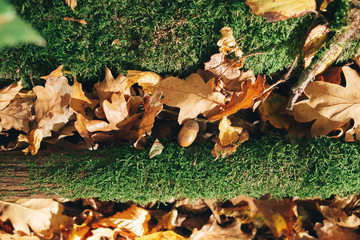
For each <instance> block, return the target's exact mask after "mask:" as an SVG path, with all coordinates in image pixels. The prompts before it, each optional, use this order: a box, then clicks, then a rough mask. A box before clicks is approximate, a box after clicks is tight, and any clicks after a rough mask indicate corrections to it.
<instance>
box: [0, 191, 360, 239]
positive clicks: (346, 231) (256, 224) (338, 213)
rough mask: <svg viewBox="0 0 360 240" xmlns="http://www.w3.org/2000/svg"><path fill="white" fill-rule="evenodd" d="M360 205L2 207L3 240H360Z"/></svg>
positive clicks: (55, 203) (57, 203)
mask: <svg viewBox="0 0 360 240" xmlns="http://www.w3.org/2000/svg"><path fill="white" fill-rule="evenodd" d="M359 201H360V197H359V196H353V197H351V198H338V197H336V198H333V199H328V200H320V199H315V200H299V199H295V200H291V199H283V200H281V201H280V200H279V201H277V200H274V199H272V200H256V199H253V198H250V197H245V196H241V197H237V198H234V199H230V200H228V201H225V202H217V201H212V200H198V201H196V202H191V201H189V200H187V199H183V200H177V201H172V202H169V203H166V204H160V203H157V202H154V203H152V204H148V205H146V206H139V205H136V204H134V203H114V202H101V201H98V200H97V199H86V200H78V201H75V202H70V201H66V200H51V199H30V200H29V199H19V200H17V201H16V202H2V201H0V211H1V213H2V215H1V216H0V239H19V240H25V239H27V240H30V239H31V240H39V239H64V240H75V239H77V240H81V239H91V240H92V239H94V240H98V239H109V240H115V239H126V240H157V239H163V240H185V239H189V240H200V239H201V240H212V239H218V240H221V239H224V240H239V239H274V238H280V237H281V236H283V237H285V238H286V239H306V240H315V239H359V238H360V234H359V233H358V232H357V231H355V230H356V229H357V228H358V227H359V225H360V218H359V217H358V214H359V211H358V206H359Z"/></svg>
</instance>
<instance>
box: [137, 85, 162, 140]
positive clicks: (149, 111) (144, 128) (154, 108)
mask: <svg viewBox="0 0 360 240" xmlns="http://www.w3.org/2000/svg"><path fill="white" fill-rule="evenodd" d="M161 96H162V93H161V92H159V91H157V92H155V93H154V94H153V95H152V96H146V97H145V100H144V109H145V111H144V114H143V117H142V119H141V121H140V124H139V135H138V139H137V141H136V142H138V141H139V140H140V139H141V138H142V137H144V136H146V135H147V134H148V135H150V134H151V129H152V127H153V126H154V122H155V117H156V116H157V115H158V114H159V113H160V112H161V110H162V109H163V104H162V102H161Z"/></svg>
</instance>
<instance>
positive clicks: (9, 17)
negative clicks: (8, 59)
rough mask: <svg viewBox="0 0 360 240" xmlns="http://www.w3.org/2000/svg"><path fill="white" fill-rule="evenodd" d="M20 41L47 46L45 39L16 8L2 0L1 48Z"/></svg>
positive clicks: (0, 7)
mask: <svg viewBox="0 0 360 240" xmlns="http://www.w3.org/2000/svg"><path fill="white" fill-rule="evenodd" d="M20 43H35V44H37V45H40V46H45V44H46V42H45V39H44V38H43V37H42V36H40V34H39V33H38V32H37V31H36V30H34V29H33V28H32V27H31V26H30V25H29V24H27V23H26V22H24V21H23V20H22V19H21V18H20V17H18V16H17V15H16V12H15V10H14V8H13V7H12V6H11V5H10V4H8V3H6V2H5V1H4V0H0V48H3V47H6V46H15V45H17V44H20Z"/></svg>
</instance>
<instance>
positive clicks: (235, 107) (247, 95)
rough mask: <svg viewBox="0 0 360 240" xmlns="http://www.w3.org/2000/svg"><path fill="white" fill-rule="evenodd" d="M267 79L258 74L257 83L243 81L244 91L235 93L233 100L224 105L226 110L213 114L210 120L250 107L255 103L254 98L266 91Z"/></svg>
mask: <svg viewBox="0 0 360 240" xmlns="http://www.w3.org/2000/svg"><path fill="white" fill-rule="evenodd" d="M264 85H265V79H264V78H263V77H261V76H260V75H258V77H257V79H256V81H255V83H252V82H251V81H249V80H248V81H246V82H244V83H243V86H242V88H243V91H242V92H241V93H240V95H239V96H237V95H236V94H235V93H234V94H233V95H232V97H231V100H230V102H229V103H227V104H226V105H225V106H224V110H222V111H220V112H219V113H218V114H216V115H214V116H212V117H211V118H210V119H209V120H210V121H217V120H219V119H221V118H223V117H225V116H228V115H231V114H234V113H236V112H237V111H239V110H240V109H246V108H250V107H251V106H252V105H253V104H254V100H255V99H256V98H258V97H260V96H261V95H262V94H263V92H264V88H265V87H264Z"/></svg>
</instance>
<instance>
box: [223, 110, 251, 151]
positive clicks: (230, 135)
mask: <svg viewBox="0 0 360 240" xmlns="http://www.w3.org/2000/svg"><path fill="white" fill-rule="evenodd" d="M219 131H220V133H219V139H220V145H221V146H227V145H230V144H238V143H239V140H240V142H241V143H242V142H245V141H247V140H248V139H249V138H248V136H249V135H248V134H246V133H245V132H246V130H244V129H243V128H242V127H232V126H231V121H230V120H229V119H227V117H223V119H221V121H220V124H219ZM244 134H245V135H246V136H247V138H246V137H245V138H244V137H242V139H240V136H241V135H244Z"/></svg>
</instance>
